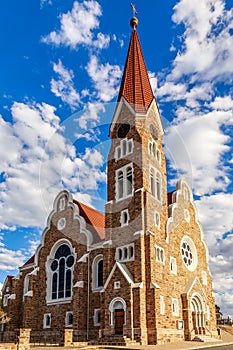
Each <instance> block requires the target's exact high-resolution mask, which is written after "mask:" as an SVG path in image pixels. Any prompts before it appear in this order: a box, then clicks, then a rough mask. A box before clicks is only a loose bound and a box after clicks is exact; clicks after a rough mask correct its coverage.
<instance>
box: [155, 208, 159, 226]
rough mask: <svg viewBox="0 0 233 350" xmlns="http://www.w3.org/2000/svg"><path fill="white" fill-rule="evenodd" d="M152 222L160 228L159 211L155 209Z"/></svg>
mask: <svg viewBox="0 0 233 350" xmlns="http://www.w3.org/2000/svg"><path fill="white" fill-rule="evenodd" d="M154 223H155V226H156V227H158V228H160V213H159V212H158V211H156V210H155V212H154Z"/></svg>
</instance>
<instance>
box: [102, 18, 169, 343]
mask: <svg viewBox="0 0 233 350" xmlns="http://www.w3.org/2000/svg"><path fill="white" fill-rule="evenodd" d="M130 24H131V26H132V34H131V39H130V43H129V49H128V54H127V58H126V63H125V67H124V73H123V77H122V82H121V87H120V91H119V96H118V103H117V107H116V110H115V114H114V116H113V120H112V123H111V126H110V137H111V139H112V144H111V149H110V152H109V157H108V199H107V204H106V221H105V222H106V240H107V242H108V244H109V246H108V244H107V245H106V249H107V251H106V254H104V256H105V259H104V260H105V261H104V266H105V270H106V271H105V272H106V276H108V275H109V273H111V270H112V268H113V266H114V264H115V262H117V263H118V265H119V264H124V267H126V268H127V270H128V272H129V273H130V274H131V275H132V276H133V278H134V284H135V285H138V287H139V288H138V291H136V289H134V292H133V293H134V294H135V298H136V299H137V298H139V299H140V303H138V308H139V310H138V311H139V314H138V317H137V316H135V317H134V319H135V322H134V323H135V325H136V327H135V329H134V332H136V333H137V332H138V338H140V339H142V338H144V342H145V343H147V341H148V339H147V338H148V334H147V330H148V329H150V328H152V329H151V332H152V333H153V332H154V331H155V326H154V325H155V316H154V317H152V315H151V317H150V318H148V317H147V313H150V314H151V309H152V310H153V309H154V308H153V307H152V308H151V305H150V306H149V305H148V303H147V304H146V300H147V299H148V297H150V296H149V294H153V293H154V290H153V288H152V289H151V281H153V280H154V279H155V278H154V276H153V274H154V273H155V272H154V269H153V267H152V266H153V264H154V261H155V258H156V257H155V254H156V251H155V241H156V242H157V243H158V244H160V245H161V244H163V245H164V244H165V240H166V237H165V234H164V232H165V222H166V220H167V185H166V163H165V157H164V152H163V148H162V137H163V127H162V123H161V118H160V113H159V109H158V105H157V103H156V98H155V96H154V94H153V91H152V88H151V84H150V81H149V76H148V72H147V69H146V65H145V61H144V57H143V54H142V49H141V45H140V42H139V38H138V34H137V30H136V27H137V25H138V20H137V18H135V17H133V18H132V20H131V22H130ZM108 247H109V248H108ZM161 254H163V253H162V252H161ZM155 286H156V284H155ZM136 295H137V297H136ZM152 300H154V299H153V298H152ZM147 307H149V308H150V309H149V308H148V310H147ZM140 308H141V310H140ZM142 310H143V312H142ZM152 313H153V312H152ZM150 322H151V323H152V325H150V324H149V323H150ZM151 336H152V337H153V335H151ZM154 336H155V335H154Z"/></svg>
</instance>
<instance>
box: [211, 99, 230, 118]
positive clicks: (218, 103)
mask: <svg viewBox="0 0 233 350" xmlns="http://www.w3.org/2000/svg"><path fill="white" fill-rule="evenodd" d="M210 106H211V107H212V108H213V109H217V110H223V111H232V115H233V99H232V98H231V97H230V96H224V97H219V96H217V97H216V98H215V100H214V101H213V102H212V103H211V104H210Z"/></svg>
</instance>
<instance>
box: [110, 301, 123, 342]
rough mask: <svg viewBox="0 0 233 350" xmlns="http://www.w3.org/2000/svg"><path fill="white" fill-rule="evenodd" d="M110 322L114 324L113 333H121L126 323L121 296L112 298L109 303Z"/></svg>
mask: <svg viewBox="0 0 233 350" xmlns="http://www.w3.org/2000/svg"><path fill="white" fill-rule="evenodd" d="M109 311H110V324H111V326H114V333H115V334H117V335H122V334H123V328H124V324H126V303H125V301H124V299H122V298H114V299H113V300H112V301H111V303H110V305H109Z"/></svg>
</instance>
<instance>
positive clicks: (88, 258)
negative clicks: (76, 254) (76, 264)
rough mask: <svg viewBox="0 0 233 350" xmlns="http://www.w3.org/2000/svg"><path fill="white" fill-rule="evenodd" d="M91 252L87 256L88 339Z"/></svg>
mask: <svg viewBox="0 0 233 350" xmlns="http://www.w3.org/2000/svg"><path fill="white" fill-rule="evenodd" d="M89 255H90V252H88V256H87V341H88V340H89V312H90V256H89Z"/></svg>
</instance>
